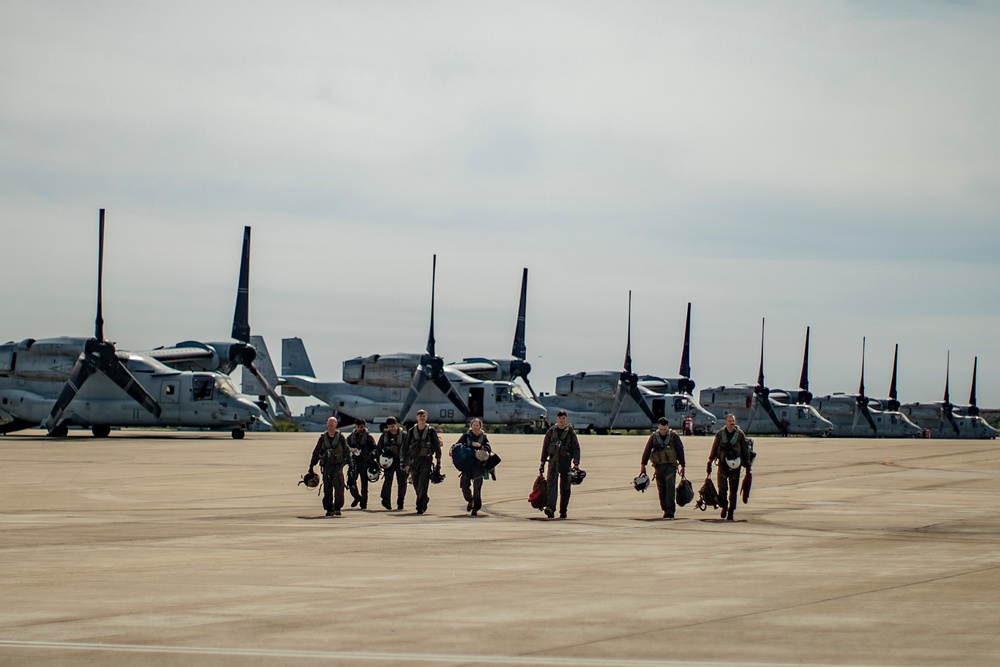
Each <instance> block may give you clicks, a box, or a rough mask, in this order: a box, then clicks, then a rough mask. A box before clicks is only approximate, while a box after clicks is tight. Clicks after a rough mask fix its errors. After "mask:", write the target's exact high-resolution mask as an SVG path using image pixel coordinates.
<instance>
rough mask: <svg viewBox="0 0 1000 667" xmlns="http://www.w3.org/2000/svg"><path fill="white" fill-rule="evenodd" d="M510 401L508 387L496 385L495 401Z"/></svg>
mask: <svg viewBox="0 0 1000 667" xmlns="http://www.w3.org/2000/svg"><path fill="white" fill-rule="evenodd" d="M508 401H510V392H509V388H508V387H504V386H498V387H497V403H506V402H508Z"/></svg>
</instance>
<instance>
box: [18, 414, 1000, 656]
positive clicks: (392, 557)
mask: <svg viewBox="0 0 1000 667" xmlns="http://www.w3.org/2000/svg"><path fill="white" fill-rule="evenodd" d="M443 437H444V440H445V445H446V448H447V445H450V444H451V442H454V439H455V438H457V436H455V435H445V436H443ZM316 438H317V434H315V433H298V434H270V433H248V434H247V437H246V439H245V440H242V441H235V440H232V439H230V437H229V435H228V434H227V433H176V432H157V431H146V432H144V431H121V432H114V433H113V434H112V436H111V437H110V438H107V439H94V438H92V437H89V434H85V433H83V432H80V433H72V434H71V436H70V437H68V438H65V439H52V438H46V437H44V436H43V435H42V433H41V432H39V431H28V432H25V434H18V435H16V436H14V435H12V436H7V437H3V438H0V665H22V664H32V665H50V664H51V665H65V664H73V665H108V664H140V663H141V664H144V665H168V664H179V663H183V664H204V665H208V664H211V665H272V664H296V665H311V664H331V665H348V664H351V665H354V664H361V665H400V664H420V665H588V666H593V667H604V666H624V667H640V666H641V667H647V666H651V665H699V666H716V665H913V666H924V665H996V664H998V663H1000V632H998V630H1000V493H998V489H1000V445H998V443H997V442H996V441H952V440H837V439H807V438H784V439H782V438H757V445H756V449H757V452H758V457H757V461H756V463H755V465H754V486H753V491H752V494H751V497H750V503H749V504H748V505H743V504H742V503H741V504H740V505H739V507H738V509H737V512H736V519H737V521H736V522H731V523H727V522H724V521H721V520H720V518H719V515H718V513H717V512H714V511H712V510H711V509H709V510H708V511H707V512H701V511H698V510H696V509H695V508H694V504H693V503H692V504H690V505H688V506H687V507H684V508H679V509H678V513H677V517H678V518H677V519H675V520H672V521H669V520H662V519H660V518H659V517H660V516H661V511H660V509H659V506H658V503H657V499H656V493H655V491H654V490H652V489H651V490H648V491H647V492H645V493H638V492H636V491H635V490H634V489H633V488H632V487H631V480H632V478H633V477H634V476H635V475H636V474H638V468H639V458H640V455H641V452H642V447H643V444H644V443H645V438H644V437H633V436H581V448H582V463H581V467H582V468H584V469H585V470H586V471H587V473H588V476H587V478H586V480H585V481H584V482H583V484H582V485H580V486H576V487H574V488H573V496H572V500H571V503H570V508H569V518H568V519H566V520H558V519H554V520H546V519H545V518H544V516H543V515H542V514H541V513H540V512H538V511H537V510H534V509H532V508H531V507H530V506H529V504H528V502H527V500H526V498H527V495H528V492H529V491H530V489H531V484H532V481H533V480H534V477H535V475H536V474H537V470H538V461H539V454H540V450H541V436H538V435H535V436H517V435H510V436H503V435H494V436H491V437H490V440H491V442H492V443H493V444H494V448H495V449H496V451H497V453H499V454H500V456H501V457H502V458H503V462H502V463H501V464H500V466H499V467H498V468H497V477H498V479H497V481H496V482H487V483H486V484H484V487H483V496H484V508H483V511H482V513H481V515H480V516H478V517H472V516H469V515H468V513H467V512H466V511H465V501H464V500H462V496H461V493H460V490H459V488H458V477H459V474H458V471H457V470H455V469H454V467H453V466H451V465H450V462H449V461H447V459H446V460H445V463H444V466H443V470H444V471H445V472H446V473H447V479H445V481H444V482H443V483H442V484H439V485H432V486H431V489H430V494H431V500H430V506H429V509H428V513H427V514H426V515H423V516H418V515H417V514H416V513H415V512H414V510H413V501H414V498H413V490H412V487H410V489H409V490H408V496H407V499H406V508H405V510H404V511H402V512H395V511H393V512H386V511H385V510H383V509H382V508H381V507H380V506H379V501H378V488H380V485H381V481H380V482H378V483H377V484H375V485H373V492H372V493H371V499H370V501H369V509H368V510H367V511H360V510H357V509H353V510H352V509H349V508H345V510H344V515H343V516H342V517H332V518H324V517H323V511H322V508H321V504H320V498H319V497H317V495H316V491H315V490H308V489H306V488H305V487H304V486H297V485H296V482H297V481H298V479H299V478H300V477H301V475H302V474H303V473H305V471H306V465H307V463H308V461H309V455H310V453H311V452H312V447H313V445H314V444H315V441H316ZM684 443H685V449H686V453H687V459H688V463H689V465H688V477H689V478H690V479H691V480H692V482H693V483H694V486H695V490H696V491H697V489H698V487H700V485H701V482H702V481H703V480H704V477H705V461H706V459H707V457H708V450H709V447H710V444H711V440H710V438H708V437H687V438H684ZM348 499H349V496H348ZM372 508H377V509H372Z"/></svg>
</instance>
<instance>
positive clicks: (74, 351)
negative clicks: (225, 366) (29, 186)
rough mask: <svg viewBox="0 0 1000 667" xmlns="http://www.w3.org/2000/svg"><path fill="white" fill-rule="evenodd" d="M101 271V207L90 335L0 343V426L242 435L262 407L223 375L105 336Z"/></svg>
mask: <svg viewBox="0 0 1000 667" xmlns="http://www.w3.org/2000/svg"><path fill="white" fill-rule="evenodd" d="M103 273H104V209H101V213H100V225H99V237H98V264H97V318H96V322H95V331H94V337H93V338H79V337H68V336H64V337H59V338H46V339H39V340H35V339H33V338H28V339H25V340H23V341H21V342H19V343H14V342H9V343H5V344H4V345H0V411H2V413H3V414H4V415H6V417H7V420H6V421H5V423H3V424H2V425H0V433H11V432H13V431H18V430H22V429H27V428H37V427H39V426H41V427H43V428H45V429H46V430H47V431H48V434H49V435H51V436H58V437H62V436H65V435H67V433H68V429H69V427H70V426H83V427H90V429H91V431H92V432H93V434H94V435H95V436H97V437H105V436H107V435H108V434H109V433H110V432H111V429H112V428H113V427H116V426H168V427H178V426H185V427H205V428H231V429H232V432H233V437H234V438H242V437H243V434H244V429H245V428H246V427H247V426H249V425H250V424H253V423H254V422H256V421H257V420H260V419H261V418H262V417H261V411H260V408H258V407H257V405H255V404H254V402H253V401H252V400H250V399H249V398H248V397H244V396H241V395H240V394H239V392H238V391H237V390H236V387H235V386H234V385H233V383H232V381H231V380H230V379H229V377H228V376H226V375H222V374H219V373H193V372H182V371H178V370H176V369H172V368H168V367H167V366H164V365H163V364H162V363H160V362H158V361H156V360H155V359H152V358H150V357H148V356H144V355H140V354H133V353H129V352H124V351H119V350H117V349H116V348H115V344H114V343H113V342H111V341H109V340H106V339H105V338H104V316H103V308H102V300H101V294H102V280H103Z"/></svg>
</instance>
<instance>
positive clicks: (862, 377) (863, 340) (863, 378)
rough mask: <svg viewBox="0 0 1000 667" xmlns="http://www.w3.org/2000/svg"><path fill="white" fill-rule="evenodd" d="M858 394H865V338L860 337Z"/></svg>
mask: <svg viewBox="0 0 1000 667" xmlns="http://www.w3.org/2000/svg"><path fill="white" fill-rule="evenodd" d="M858 395H859V396H864V395H865V338H864V337H862V338H861V385H860V386H859V387H858Z"/></svg>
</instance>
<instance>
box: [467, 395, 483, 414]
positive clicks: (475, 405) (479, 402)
mask: <svg viewBox="0 0 1000 667" xmlns="http://www.w3.org/2000/svg"><path fill="white" fill-rule="evenodd" d="M469 417H470V418H472V417H479V418H480V419H482V418H483V388H482V387H472V388H471V389H469Z"/></svg>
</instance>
